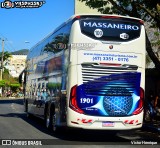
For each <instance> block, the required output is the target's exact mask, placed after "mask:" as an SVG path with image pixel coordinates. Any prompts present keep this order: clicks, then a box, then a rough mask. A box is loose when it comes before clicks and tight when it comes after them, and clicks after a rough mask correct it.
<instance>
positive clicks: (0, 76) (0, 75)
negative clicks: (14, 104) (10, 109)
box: [0, 39, 4, 97]
mask: <svg viewBox="0 0 160 148" xmlns="http://www.w3.org/2000/svg"><path fill="white" fill-rule="evenodd" d="M1 40H2V55H1V69H0V70H1V73H0V80H2V79H3V56H4V39H1ZM0 90H1V96H2V97H3V87H1V88H0Z"/></svg>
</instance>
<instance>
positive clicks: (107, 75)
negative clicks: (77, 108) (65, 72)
mask: <svg viewBox="0 0 160 148" xmlns="http://www.w3.org/2000/svg"><path fill="white" fill-rule="evenodd" d="M137 68H138V67H137V66H134V65H122V66H121V65H120V66H102V65H95V64H82V78H83V86H84V92H85V95H87V96H101V98H103V108H104V110H105V111H106V112H107V114H108V115H109V116H125V115H128V113H129V112H130V110H131V108H132V105H133V97H132V95H133V93H135V90H136V89H137V86H139V85H140V84H139V83H140V82H139V74H140V73H137V72H136V71H137Z"/></svg>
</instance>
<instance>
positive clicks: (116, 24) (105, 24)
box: [80, 18, 141, 42]
mask: <svg viewBox="0 0 160 148" xmlns="http://www.w3.org/2000/svg"><path fill="white" fill-rule="evenodd" d="M80 26H81V32H82V33H83V34H84V35H86V36H88V37H91V38H93V39H97V40H102V41H117V42H125V41H131V40H134V39H137V38H139V37H140V33H141V24H140V23H137V22H133V21H128V20H123V21H120V20H118V19H96V18H95V19H82V20H81V21H80ZM102 33H103V34H102Z"/></svg>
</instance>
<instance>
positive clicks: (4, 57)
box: [0, 51, 12, 61]
mask: <svg viewBox="0 0 160 148" xmlns="http://www.w3.org/2000/svg"><path fill="white" fill-rule="evenodd" d="M9 57H12V55H11V53H9V52H8V51H5V52H4V55H3V61H6V60H7V59H8V58H9ZM1 59H2V52H0V60H1Z"/></svg>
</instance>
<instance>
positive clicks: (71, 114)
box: [25, 15, 146, 131]
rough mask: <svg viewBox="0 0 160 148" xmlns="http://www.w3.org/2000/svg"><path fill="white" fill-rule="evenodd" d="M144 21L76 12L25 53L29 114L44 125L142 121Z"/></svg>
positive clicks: (121, 126) (106, 126) (109, 126)
mask: <svg viewBox="0 0 160 148" xmlns="http://www.w3.org/2000/svg"><path fill="white" fill-rule="evenodd" d="M145 48H146V47H145V29H144V25H143V21H142V20H140V19H137V18H133V17H126V16H119V15H76V16H75V15H74V16H72V17H71V18H70V19H69V20H68V21H66V22H65V23H63V24H62V25H61V26H60V27H58V28H57V29H56V30H55V31H53V32H52V33H51V34H50V35H48V36H47V37H46V38H44V39H43V40H42V41H40V42H39V43H38V44H37V45H35V46H34V47H33V48H32V49H31V50H30V52H29V54H28V56H27V62H26V73H25V78H26V80H25V107H26V111H27V114H28V115H30V114H33V115H35V116H38V117H40V118H43V119H44V120H45V124H46V127H47V128H52V129H53V131H56V130H57V127H61V126H67V127H73V128H82V129H98V130H130V129H137V128H141V127H142V124H143V113H144V111H143V103H144V87H145Z"/></svg>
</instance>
